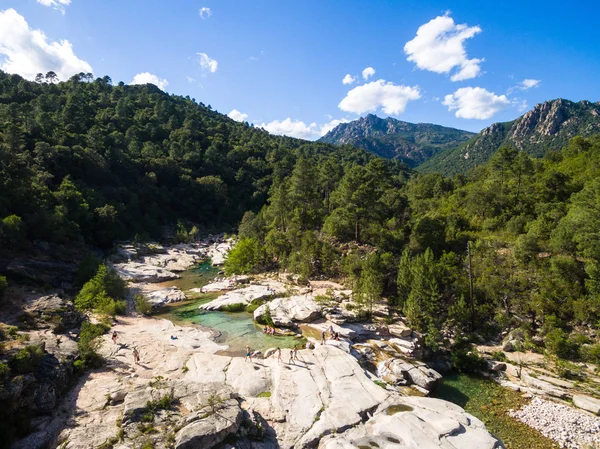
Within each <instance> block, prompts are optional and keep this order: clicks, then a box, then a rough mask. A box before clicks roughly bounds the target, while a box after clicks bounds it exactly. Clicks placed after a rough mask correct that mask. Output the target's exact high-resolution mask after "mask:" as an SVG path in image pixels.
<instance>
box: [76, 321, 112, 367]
mask: <svg viewBox="0 0 600 449" xmlns="http://www.w3.org/2000/svg"><path fill="white" fill-rule="evenodd" d="M107 330H108V327H107V326H105V325H103V324H92V323H90V322H89V321H84V322H83V323H82V324H81V331H80V332H79V341H78V342H77V349H78V350H79V360H78V361H76V362H75V364H74V366H75V368H76V369H78V370H79V371H83V370H84V369H85V368H97V367H99V366H101V365H102V362H103V360H102V357H101V356H100V354H98V348H99V347H100V345H101V342H100V341H99V340H98V339H97V338H98V337H100V336H101V335H103V334H104V333H105V332H106V331H107ZM77 362H80V363H77Z"/></svg>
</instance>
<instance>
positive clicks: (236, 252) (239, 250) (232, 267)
mask: <svg viewBox="0 0 600 449" xmlns="http://www.w3.org/2000/svg"><path fill="white" fill-rule="evenodd" d="M261 259H262V257H261V245H260V243H259V241H258V240H256V239H253V238H250V239H241V240H240V241H239V242H237V243H236V245H235V246H234V247H233V248H231V251H229V255H228V256H227V260H226V261H225V272H226V273H227V274H228V275H229V274H245V273H250V272H252V271H254V270H255V269H256V268H257V267H258V266H260V262H261Z"/></svg>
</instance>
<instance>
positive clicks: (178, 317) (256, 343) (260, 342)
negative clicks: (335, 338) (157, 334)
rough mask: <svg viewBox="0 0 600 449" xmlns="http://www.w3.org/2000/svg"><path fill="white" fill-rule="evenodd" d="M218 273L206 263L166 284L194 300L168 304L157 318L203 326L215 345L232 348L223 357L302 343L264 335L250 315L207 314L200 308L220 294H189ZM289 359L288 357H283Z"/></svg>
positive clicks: (232, 313)
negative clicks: (213, 338)
mask: <svg viewBox="0 0 600 449" xmlns="http://www.w3.org/2000/svg"><path fill="white" fill-rule="evenodd" d="M218 272H219V269H218V268H215V267H213V266H211V265H210V262H209V261H205V262H203V263H201V264H199V265H196V266H194V267H192V268H190V269H189V270H187V271H184V272H182V273H180V275H181V278H180V279H175V280H173V281H169V282H165V283H164V284H163V285H164V286H165V287H179V288H180V289H181V290H183V291H184V292H185V294H186V296H188V298H191V299H190V300H189V301H184V302H178V303H172V304H168V305H167V306H165V307H163V308H162V309H161V310H160V311H159V312H158V313H157V314H156V315H155V316H157V317H159V318H165V319H167V320H169V321H172V322H173V323H176V324H179V325H183V326H194V325H196V326H201V327H203V328H208V329H209V330H211V331H213V333H214V334H215V341H216V342H217V343H221V344H224V345H227V346H229V348H228V349H227V350H225V351H222V352H221V353H224V354H229V355H243V354H244V353H245V348H246V345H249V346H250V348H251V349H252V350H253V351H254V350H260V351H263V352H264V351H265V350H266V349H268V348H277V347H280V348H282V349H283V348H293V347H294V346H296V345H298V344H300V343H302V340H301V339H300V338H298V337H290V336H272V335H267V334H264V333H263V332H262V326H259V325H257V324H255V323H254V319H253V316H252V313H249V312H207V311H204V310H200V309H199V308H198V307H199V306H200V305H201V304H204V303H206V302H208V301H211V300H213V299H214V298H216V297H217V296H218V295H219V294H218V293H207V294H202V293H196V294H195V293H190V292H189V290H190V289H192V288H200V287H203V286H204V285H206V284H208V283H209V282H211V281H212V280H213V279H214V278H215V277H216V276H217V275H218ZM283 357H284V358H285V357H286V354H283Z"/></svg>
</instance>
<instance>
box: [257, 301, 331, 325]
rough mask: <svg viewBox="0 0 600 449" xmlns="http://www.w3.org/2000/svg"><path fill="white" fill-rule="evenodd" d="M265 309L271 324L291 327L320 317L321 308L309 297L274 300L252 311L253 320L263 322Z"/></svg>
mask: <svg viewBox="0 0 600 449" xmlns="http://www.w3.org/2000/svg"><path fill="white" fill-rule="evenodd" d="M267 307H268V308H269V311H270V315H271V319H272V320H273V324H275V326H277V327H292V326H294V324H295V323H297V322H300V323H307V322H311V321H314V320H316V319H317V318H319V317H320V316H321V306H320V305H318V304H317V303H316V302H315V298H314V297H313V296H311V295H297V296H290V297H289V298H275V299H274V300H272V301H269V302H268V303H267V304H263V305H262V306H260V307H258V308H257V309H256V310H255V311H254V319H255V320H256V321H258V322H259V323H263V322H264V318H265V316H266V312H267Z"/></svg>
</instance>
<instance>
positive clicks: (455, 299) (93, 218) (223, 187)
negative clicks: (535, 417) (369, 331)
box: [0, 73, 600, 359]
mask: <svg viewBox="0 0 600 449" xmlns="http://www.w3.org/2000/svg"><path fill="white" fill-rule="evenodd" d="M39 81H40V82H38V83H32V82H28V81H25V80H23V79H22V78H20V77H19V76H16V75H10V76H9V75H6V74H3V73H1V74H0V122H1V123H2V128H0V130H1V133H2V134H1V142H2V143H1V145H0V151H1V153H0V183H1V184H0V189H1V192H2V195H1V196H0V219H1V220H2V224H1V227H0V238H1V240H2V245H3V248H4V249H7V248H8V249H10V248H15V247H18V246H19V244H20V243H22V242H25V241H32V240H44V241H49V242H56V243H68V244H78V242H82V243H83V242H84V243H88V244H93V245H98V246H102V247H110V246H111V245H112V243H113V242H114V241H115V239H120V238H132V237H134V236H135V235H136V234H137V235H138V236H160V235H161V234H162V231H163V227H164V226H165V225H168V226H170V227H171V228H173V227H174V226H175V225H176V224H177V223H178V222H180V225H181V226H180V227H184V228H186V229H187V230H189V229H191V228H192V226H194V225H195V226H198V227H205V228H212V229H221V230H223V229H227V228H234V227H235V226H236V225H237V224H238V223H239V236H240V238H241V239H240V241H239V243H238V244H237V246H236V247H235V248H234V250H233V251H232V253H231V254H230V259H229V262H228V265H227V269H228V270H229V271H233V272H252V271H256V272H257V271H262V270H270V269H286V270H289V271H291V272H295V273H298V274H301V275H302V276H303V277H304V278H310V277H312V278H314V277H319V276H331V277H337V276H341V277H345V278H346V279H347V280H348V281H349V283H351V284H352V286H353V288H354V291H355V293H356V295H357V298H358V299H359V301H360V302H361V304H362V306H361V307H362V313H365V314H368V313H370V312H371V310H372V308H373V306H374V305H375V304H377V303H378V302H379V301H382V298H387V299H388V300H389V301H390V302H391V304H393V305H394V306H395V307H396V309H397V310H398V311H401V312H402V313H403V314H405V315H406V316H407V318H408V321H409V323H410V325H411V326H413V327H414V328H416V329H417V330H420V331H423V332H425V333H426V335H427V340H426V341H427V344H428V345H429V346H430V348H432V349H435V348H437V347H439V345H440V344H444V343H445V342H446V339H447V338H448V337H451V336H453V335H456V333H457V332H460V333H461V334H464V335H471V336H473V338H478V337H477V336H476V335H480V336H485V337H497V336H498V335H500V333H501V332H502V331H503V330H505V329H509V328H514V327H521V328H523V330H524V331H525V332H526V334H527V335H528V338H529V340H528V341H533V337H535V336H536V335H539V334H541V335H542V336H544V337H545V340H546V346H547V347H548V348H549V350H550V351H551V352H554V353H556V354H559V355H561V356H562V357H569V358H573V359H578V358H587V359H594V358H598V357H599V355H600V350H599V348H600V346H594V345H591V346H590V345H589V344H588V343H589V342H592V343H593V342H595V332H596V328H597V327H598V326H599V324H600V287H599V286H600V265H599V264H600V241H599V239H598V234H597V230H598V228H599V227H600V212H598V211H599V210H600V200H599V198H600V181H598V179H599V177H598V175H600V140H599V139H598V138H587V139H584V138H575V139H572V140H571V141H570V143H569V144H568V146H567V147H566V148H565V149H563V150H561V151H556V152H552V151H551V152H549V153H548V154H547V156H546V157H545V158H544V159H534V158H532V157H531V156H529V155H528V154H527V153H525V152H523V151H518V150H515V149H511V148H503V149H501V150H500V151H499V152H497V153H496V154H495V155H494V156H493V157H492V159H491V160H490V162H489V163H487V164H484V165H480V166H478V167H477V168H476V169H475V170H474V171H472V172H470V173H469V174H468V176H463V175H459V176H456V177H454V178H446V177H444V176H442V175H440V174H418V173H412V172H409V171H407V170H406V168H405V166H404V165H403V164H402V163H400V162H398V161H392V160H386V159H382V158H377V157H375V156H373V155H371V154H369V153H367V152H365V151H363V150H359V149H355V148H353V147H349V146H345V147H335V146H331V145H327V144H320V143H311V142H306V141H301V140H296V139H291V138H286V137H274V136H271V135H269V134H268V133H266V132H265V131H263V130H259V129H254V128H252V127H251V126H249V125H247V124H242V123H238V122H235V121H232V120H230V119H228V118H227V117H225V116H224V115H221V114H218V113H216V112H214V111H212V110H211V108H210V107H205V106H204V105H202V104H197V103H195V102H194V101H193V100H190V99H187V98H182V97H178V96H171V95H168V94H166V93H164V92H162V91H160V90H158V89H157V88H156V87H154V86H152V85H146V86H125V85H123V84H119V85H117V86H113V85H112V84H111V82H110V79H108V78H98V79H96V80H91V79H90V77H88V76H87V75H83V74H82V75H80V76H76V77H73V78H72V79H71V80H69V81H67V82H62V83H54V82H52V79H46V78H44V79H40V80H39ZM536 151H538V154H544V153H546V150H545V149H543V148H539V149H538V150H536ZM240 219H241V223H240ZM469 241H470V242H471V253H472V268H473V283H474V290H473V298H474V304H473V309H474V314H473V313H472V311H471V305H470V298H471V296H470V291H469V277H468V267H467V255H466V248H467V242H469Z"/></svg>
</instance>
